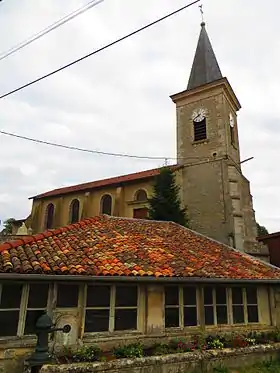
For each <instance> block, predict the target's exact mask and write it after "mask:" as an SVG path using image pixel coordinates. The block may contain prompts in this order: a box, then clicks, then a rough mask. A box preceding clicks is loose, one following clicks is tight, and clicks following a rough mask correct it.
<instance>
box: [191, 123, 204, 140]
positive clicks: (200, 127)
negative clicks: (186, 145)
mask: <svg viewBox="0 0 280 373" xmlns="http://www.w3.org/2000/svg"><path fill="white" fill-rule="evenodd" d="M193 126H194V141H200V140H206V139H207V133H206V118H203V119H202V120H201V121H199V122H197V121H194V122H193Z"/></svg>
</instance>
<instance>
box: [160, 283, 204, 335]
mask: <svg viewBox="0 0 280 373" xmlns="http://www.w3.org/2000/svg"><path fill="white" fill-rule="evenodd" d="M172 286H176V287H177V288H178V291H179V304H178V305H166V304H165V288H167V287H168V286H165V287H164V328H165V329H185V328H197V327H199V326H200V320H199V289H198V287H197V286H192V285H189V286H188V285H186V286H179V285H172ZM188 287H190V288H195V292H196V305H188V304H186V305H185V304H184V291H183V289H184V288H188ZM194 307H196V325H190V326H185V325H184V308H194ZM174 308H176V309H179V326H175V327H168V326H165V310H166V309H174Z"/></svg>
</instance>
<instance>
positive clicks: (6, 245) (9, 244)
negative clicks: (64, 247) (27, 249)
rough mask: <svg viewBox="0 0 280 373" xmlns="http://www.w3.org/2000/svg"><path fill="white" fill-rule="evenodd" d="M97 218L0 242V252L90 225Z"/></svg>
mask: <svg viewBox="0 0 280 373" xmlns="http://www.w3.org/2000/svg"><path fill="white" fill-rule="evenodd" d="M96 218H97V217H93V218H85V219H83V220H80V221H78V222H77V223H72V224H67V225H65V226H64V227H61V228H54V229H49V230H46V231H44V232H41V233H36V234H34V235H30V236H26V237H21V238H18V239H16V240H12V241H6V242H2V243H0V253H1V252H3V251H5V250H10V249H15V248H16V247H19V246H22V245H26V244H30V243H32V242H37V241H40V240H42V239H44V238H49V237H53V236H56V235H58V234H61V233H63V232H67V231H70V230H71V229H72V228H79V227H82V226H84V225H88V224H89V223H92V222H94V221H96ZM87 223H88V224H87Z"/></svg>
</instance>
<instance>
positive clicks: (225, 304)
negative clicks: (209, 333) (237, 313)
mask: <svg viewBox="0 0 280 373" xmlns="http://www.w3.org/2000/svg"><path fill="white" fill-rule="evenodd" d="M207 287H209V288H212V300H213V302H212V304H206V305H205V304H204V289H205V288H207ZM216 289H217V286H204V287H203V292H202V293H203V297H202V302H203V307H204V322H205V309H206V308H207V307H212V308H213V316H214V323H213V324H207V325H206V323H205V326H206V327H211V326H218V325H230V315H229V309H230V308H229V294H228V288H226V287H223V289H225V290H226V303H217V296H216ZM218 306H226V307H227V323H226V324H218V317H217V307H218Z"/></svg>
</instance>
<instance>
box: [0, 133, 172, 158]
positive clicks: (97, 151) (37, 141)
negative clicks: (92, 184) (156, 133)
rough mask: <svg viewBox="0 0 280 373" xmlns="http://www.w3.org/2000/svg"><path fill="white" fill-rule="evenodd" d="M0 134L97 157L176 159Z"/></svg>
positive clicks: (13, 134)
mask: <svg viewBox="0 0 280 373" xmlns="http://www.w3.org/2000/svg"><path fill="white" fill-rule="evenodd" d="M0 133H1V134H2V135H7V136H12V137H16V138H18V139H22V140H27V141H32V142H35V143H38V144H45V145H50V146H55V147H57V148H64V149H68V150H76V151H80V152H84V153H93V154H99V155H109V156H114V157H126V158H137V159H152V160H164V161H165V160H168V159H169V160H174V159H177V158H170V157H149V156H141V155H132V154H124V153H111V152H104V151H99V150H91V149H85V148H78V147H76V146H70V145H63V144H58V143H54V142H49V141H44V140H39V139H34V138H31V137H27V136H21V135H17V134H15V133H11V132H6V131H1V130H0Z"/></svg>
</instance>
